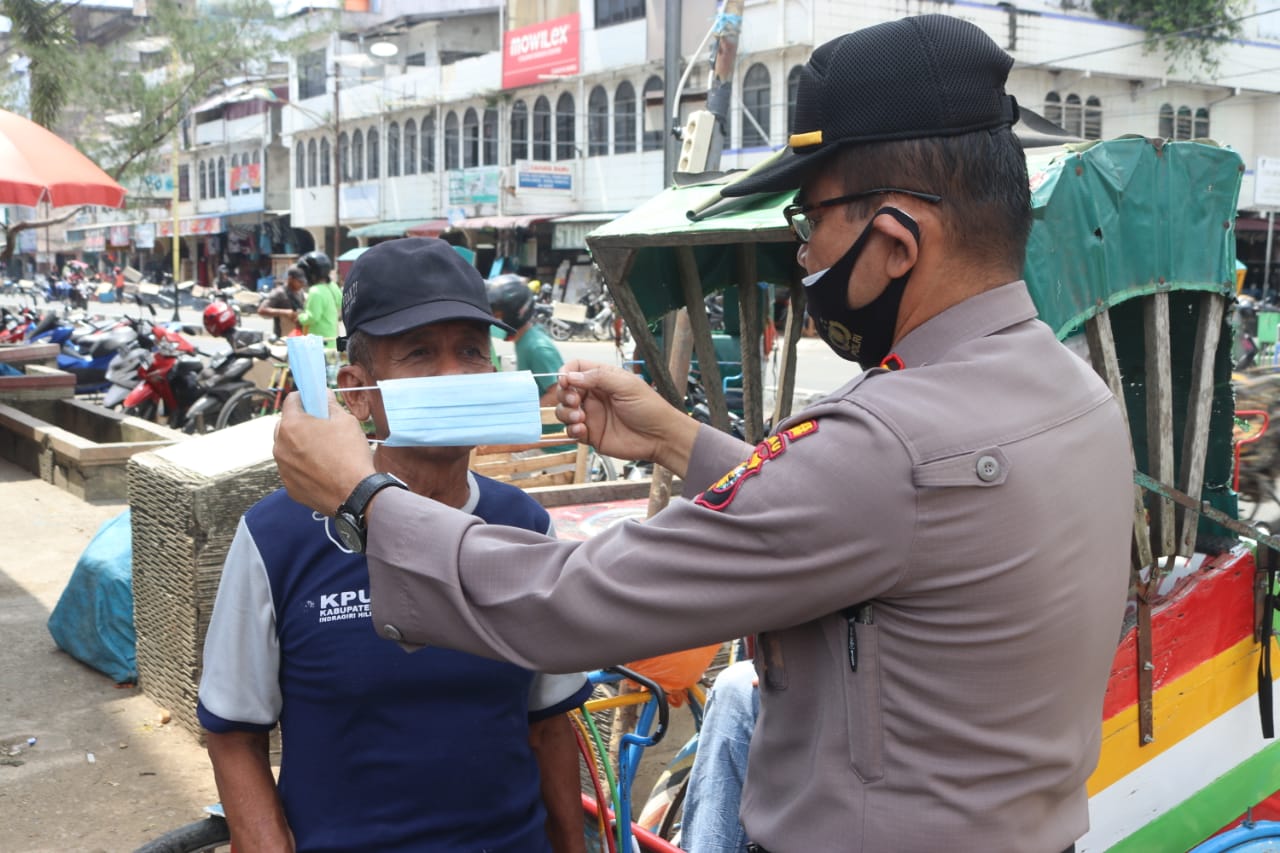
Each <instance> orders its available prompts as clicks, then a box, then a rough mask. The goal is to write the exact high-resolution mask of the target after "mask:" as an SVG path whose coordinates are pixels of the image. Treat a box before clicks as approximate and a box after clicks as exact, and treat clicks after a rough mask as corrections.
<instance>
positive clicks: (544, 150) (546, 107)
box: [533, 95, 551, 160]
mask: <svg viewBox="0 0 1280 853" xmlns="http://www.w3.org/2000/svg"><path fill="white" fill-rule="evenodd" d="M533 159H534V160H550V159H551V102H550V101H548V100H547V99H546V98H545V97H543V96H541V95H539V96H538V100H536V101H534V102H533Z"/></svg>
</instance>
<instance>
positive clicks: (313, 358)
mask: <svg viewBox="0 0 1280 853" xmlns="http://www.w3.org/2000/svg"><path fill="white" fill-rule="evenodd" d="M285 345H286V346H287V347H288V349H289V372H290V373H292V374H293V384H294V386H295V387H296V388H297V389H298V394H300V395H301V396H302V410H303V411H304V412H306V413H307V414H308V415H311V416H312V417H313V418H327V417H329V401H328V399H327V398H326V397H325V390H326V389H327V388H328V387H329V385H328V381H327V380H328V371H327V366H326V365H325V359H324V338H322V337H320V336H319V335H295V336H294V337H291V338H285Z"/></svg>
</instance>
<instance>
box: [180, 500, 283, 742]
mask: <svg viewBox="0 0 1280 853" xmlns="http://www.w3.org/2000/svg"><path fill="white" fill-rule="evenodd" d="M280 707H281V696H280V643H279V640H278V638H277V636H276V619H275V606H274V603H273V601H272V598H271V585H270V583H269V582H268V580H267V570H266V566H265V565H264V564H263V562H262V555H261V554H260V553H259V552H258V546H257V544H256V543H254V541H253V535H252V534H251V533H250V532H249V528H248V526H247V525H246V524H245V522H244V519H243V518H241V519H240V526H239V527H238V528H237V529H236V535H235V538H234V539H232V541H231V547H230V549H229V550H228V551H227V560H226V563H225V564H224V565H223V568H222V580H221V582H220V583H219V584H218V595H217V598H216V599H215V600H214V604H213V614H212V616H211V617H210V619H209V633H208V635H207V636H206V637H205V641H204V672H203V674H202V675H201V677H200V693H199V703H198V704H197V707H196V715H197V716H198V717H199V719H200V724H201V725H202V726H204V727H205V728H206V729H208V730H209V731H211V732H227V731H236V730H241V731H243V730H248V731H265V730H267V729H270V728H271V727H272V726H274V725H275V723H276V720H277V719H278V718H279V716H280Z"/></svg>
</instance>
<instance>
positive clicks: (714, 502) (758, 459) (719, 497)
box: [693, 419, 818, 512]
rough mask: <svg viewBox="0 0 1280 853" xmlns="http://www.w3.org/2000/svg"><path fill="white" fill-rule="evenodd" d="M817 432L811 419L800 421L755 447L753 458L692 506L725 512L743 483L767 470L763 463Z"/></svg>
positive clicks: (815, 423)
mask: <svg viewBox="0 0 1280 853" xmlns="http://www.w3.org/2000/svg"><path fill="white" fill-rule="evenodd" d="M817 431H818V422H817V421H816V420H813V419H810V420H807V421H801V422H800V423H798V424H794V425H792V426H789V427H787V428H786V429H784V430H782V431H781V432H779V433H777V434H775V435H771V436H769V437H768V438H766V439H765V440H764V441H762V442H760V443H759V444H758V445H756V449H755V450H753V451H752V452H751V456H750V457H749V458H748V459H747V461H746V462H743V463H742V464H741V465H738V466H736V467H735V468H734V469H733V470H732V471H730V472H729V473H728V474H725V475H724V476H723V477H721V478H720V479H719V480H717V481H716V482H715V483H714V484H713V485H712V486H711V488H709V489H707V490H706V491H705V492H703V493H702V494H700V495H698V496H697V497H696V498H694V499H693V502H694V503H695V504H698V505H699V506H703V507H706V508H707V509H713V510H716V511H717V512H718V511H720V510H722V509H724V508H725V507H727V506H729V504H731V503H733V499H734V497H735V496H736V495H737V494H738V489H739V487H741V486H742V484H743V482H745V481H746V480H748V479H750V478H751V477H753V476H755V475H756V474H757V473H759V471H760V469H761V468H763V467H764V463H766V462H768V461H769V460H770V459H777V458H778V457H779V456H781V455H782V454H783V453H786V451H787V447H788V446H789V445H791V444H792V443H793V442H796V441H799V440H800V439H802V438H805V437H806V436H810V435H813V434H814V433H815V432H817Z"/></svg>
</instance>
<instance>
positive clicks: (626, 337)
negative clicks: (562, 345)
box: [534, 293, 631, 345]
mask: <svg viewBox="0 0 1280 853" xmlns="http://www.w3.org/2000/svg"><path fill="white" fill-rule="evenodd" d="M578 304H579V305H583V306H585V307H586V313H585V316H584V319H583V320H582V321H577V320H571V319H568V318H567V317H565V316H563V315H564V312H563V311H562V312H560V313H559V314H557V313H556V312H555V311H554V310H553V311H552V314H551V317H550V319H549V321H548V323H547V330H548V331H549V332H550V333H551V337H553V338H555V339H556V340H557V341H567V340H569V339H570V338H574V337H587V336H590V337H593V338H595V339H596V340H598V341H607V340H613V341H615V342H617V343H618V344H620V345H621V344H625V343H627V342H628V341H630V340H631V333H630V332H629V331H628V330H627V327H626V324H625V323H623V322H621V320H620V319H619V318H618V317H617V312H616V311H615V310H614V307H613V302H612V300H610V299H609V298H608V296H606V295H605V294H604V293H588V294H586V295H585V296H583V297H582V298H581V299H579V300H578ZM537 312H538V306H535V308H534V315H535V319H536V318H537Z"/></svg>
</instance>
